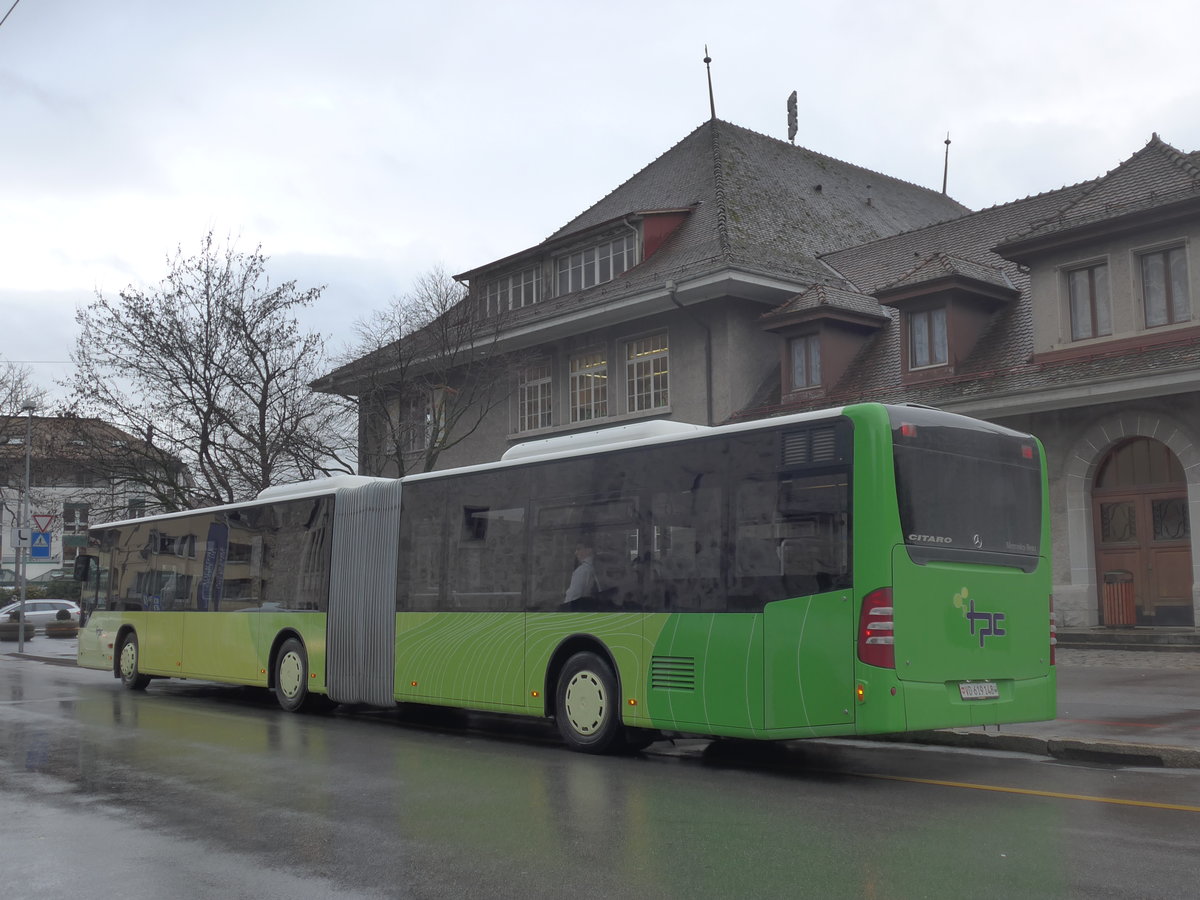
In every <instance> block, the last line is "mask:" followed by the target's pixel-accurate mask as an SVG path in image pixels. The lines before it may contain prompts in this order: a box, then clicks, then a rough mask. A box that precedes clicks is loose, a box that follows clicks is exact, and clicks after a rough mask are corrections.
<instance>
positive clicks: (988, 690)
mask: <svg viewBox="0 0 1200 900" xmlns="http://www.w3.org/2000/svg"><path fill="white" fill-rule="evenodd" d="M958 695H959V696H960V697H962V698H963V699H964V700H999V699H1000V689H999V688H998V687H996V682H994V681H964V682H961V683H960V684H959V686H958Z"/></svg>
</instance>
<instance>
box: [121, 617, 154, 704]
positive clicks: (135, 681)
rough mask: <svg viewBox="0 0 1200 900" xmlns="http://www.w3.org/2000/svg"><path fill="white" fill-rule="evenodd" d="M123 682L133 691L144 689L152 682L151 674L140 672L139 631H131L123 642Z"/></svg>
mask: <svg viewBox="0 0 1200 900" xmlns="http://www.w3.org/2000/svg"><path fill="white" fill-rule="evenodd" d="M119 671H120V673H121V684H123V685H125V687H127V688H129V690H131V691H144V690H145V689H146V685H148V684H149V683H150V676H149V675H143V674H141V673H140V672H138V639H137V632H136V631H131V632H129V634H128V635H126V637H125V640H124V641H123V642H122V644H121V655H120V670H119Z"/></svg>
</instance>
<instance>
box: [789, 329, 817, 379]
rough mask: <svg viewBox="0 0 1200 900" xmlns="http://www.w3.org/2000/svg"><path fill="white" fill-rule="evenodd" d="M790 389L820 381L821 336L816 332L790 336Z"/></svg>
mask: <svg viewBox="0 0 1200 900" xmlns="http://www.w3.org/2000/svg"><path fill="white" fill-rule="evenodd" d="M790 343H791V347H792V390H794V391H798V390H800V389H801V388H810V387H817V386H818V385H820V383H821V338H820V336H819V335H816V334H806V335H804V336H803V337H796V338H792V340H791V342H790Z"/></svg>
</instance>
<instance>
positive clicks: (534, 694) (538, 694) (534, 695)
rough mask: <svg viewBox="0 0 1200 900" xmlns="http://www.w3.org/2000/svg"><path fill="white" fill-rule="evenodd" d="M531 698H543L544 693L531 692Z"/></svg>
mask: <svg viewBox="0 0 1200 900" xmlns="http://www.w3.org/2000/svg"><path fill="white" fill-rule="evenodd" d="M529 696H530V697H534V698H535V699H536V698H537V697H540V696H542V692H541V691H530V692H529Z"/></svg>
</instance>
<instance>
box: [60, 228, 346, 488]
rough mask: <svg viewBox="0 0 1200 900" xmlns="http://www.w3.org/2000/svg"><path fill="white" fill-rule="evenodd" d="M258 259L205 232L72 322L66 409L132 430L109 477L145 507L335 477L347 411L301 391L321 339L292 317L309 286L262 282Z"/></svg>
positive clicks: (315, 365) (341, 466)
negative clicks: (145, 279)
mask: <svg viewBox="0 0 1200 900" xmlns="http://www.w3.org/2000/svg"><path fill="white" fill-rule="evenodd" d="M267 261H268V260H267V257H265V256H263V254H262V252H261V248H255V250H254V251H253V252H251V253H241V252H238V251H237V250H236V249H235V248H234V247H233V245H232V243H230V242H226V244H225V245H222V244H221V243H220V242H219V241H218V240H217V239H216V238H215V237H214V235H213V234H212V233H211V232H210V233H209V234H207V235H206V236H205V238H204V239H203V241H202V242H201V246H200V251H199V253H198V254H196V255H195V256H190V257H186V256H184V254H183V251H182V250H179V251H177V253H176V255H175V256H174V258H172V259H169V260H168V273H167V275H166V277H165V278H164V279H163V281H162V282H161V283H160V284H159V285H157V286H156V287H155V288H153V289H151V290H148V291H143V290H140V289H137V288H134V287H129V288H126V289H125V290H123V291H121V292H120V293H119V294H118V295H117V296H116V297H108V296H105V295H103V294H101V293H97V297H96V301H95V302H94V303H92V304H91V305H90V306H89V307H87V308H86V309H82V310H80V311H79V312H78V313H77V315H76V321H77V322H78V323H79V326H80V330H79V336H78V338H77V342H76V346H75V350H74V351H73V353H72V360H73V362H74V363H75V365H76V367H77V372H76V381H75V383H74V400H73V408H72V412H74V413H75V414H76V415H78V416H79V417H80V418H81V419H86V418H92V417H94V418H97V419H100V420H103V421H105V422H109V423H112V424H113V425H116V426H117V427H119V428H121V429H124V430H125V431H127V432H130V433H132V434H134V435H137V436H138V438H139V440H138V441H136V442H133V443H132V444H131V445H130V446H129V447H128V448H126V449H127V453H126V456H125V463H124V464H123V465H122V466H121V470H120V471H118V472H114V473H112V474H111V476H110V477H113V478H117V479H120V480H123V481H125V482H128V483H130V484H135V485H140V486H141V487H142V488H143V490H144V491H145V492H146V493H147V494H148V495H149V499H150V502H151V504H152V505H153V506H154V507H156V508H158V509H161V510H177V509H187V508H192V507H195V506H199V505H207V504H216V503H229V502H234V501H238V500H245V499H248V498H250V497H253V496H254V495H255V494H257V493H258V492H259V491H260V490H262V489H263V488H265V487H268V486H270V485H272V484H279V483H286V482H288V481H293V480H297V479H305V478H312V477H315V476H316V475H318V474H327V473H329V472H332V471H347V470H348V464H347V463H346V462H344V461H343V460H344V458H345V453H346V450H347V449H348V446H347V443H348V442H347V440H346V438H345V435H346V433H347V430H348V429H347V428H346V420H347V417H348V415H350V412H349V407H348V405H347V404H346V403H344V402H342V401H340V400H339V398H336V397H331V396H329V395H323V394H314V392H313V391H312V390H311V389H310V387H309V383H310V382H311V381H312V380H313V379H314V378H315V377H316V374H317V373H318V372H320V371H321V370H322V368H323V367H324V359H325V356H324V345H323V341H322V339H321V338H320V336H318V335H316V334H313V333H310V332H306V331H304V330H303V329H302V328H301V327H300V325H299V323H298V322H297V319H296V313H297V312H298V311H299V310H301V309H303V308H305V307H307V306H310V305H312V304H313V303H314V302H315V301H316V300H317V298H318V297H319V296H320V293H321V289H320V288H311V289H308V290H300V289H299V288H297V286H296V283H295V282H294V281H288V282H284V283H282V284H280V285H272V284H271V283H270V279H269V278H268V276H267ZM82 439H84V440H86V439H87V437H86V433H85V435H84V437H83V438H82Z"/></svg>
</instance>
